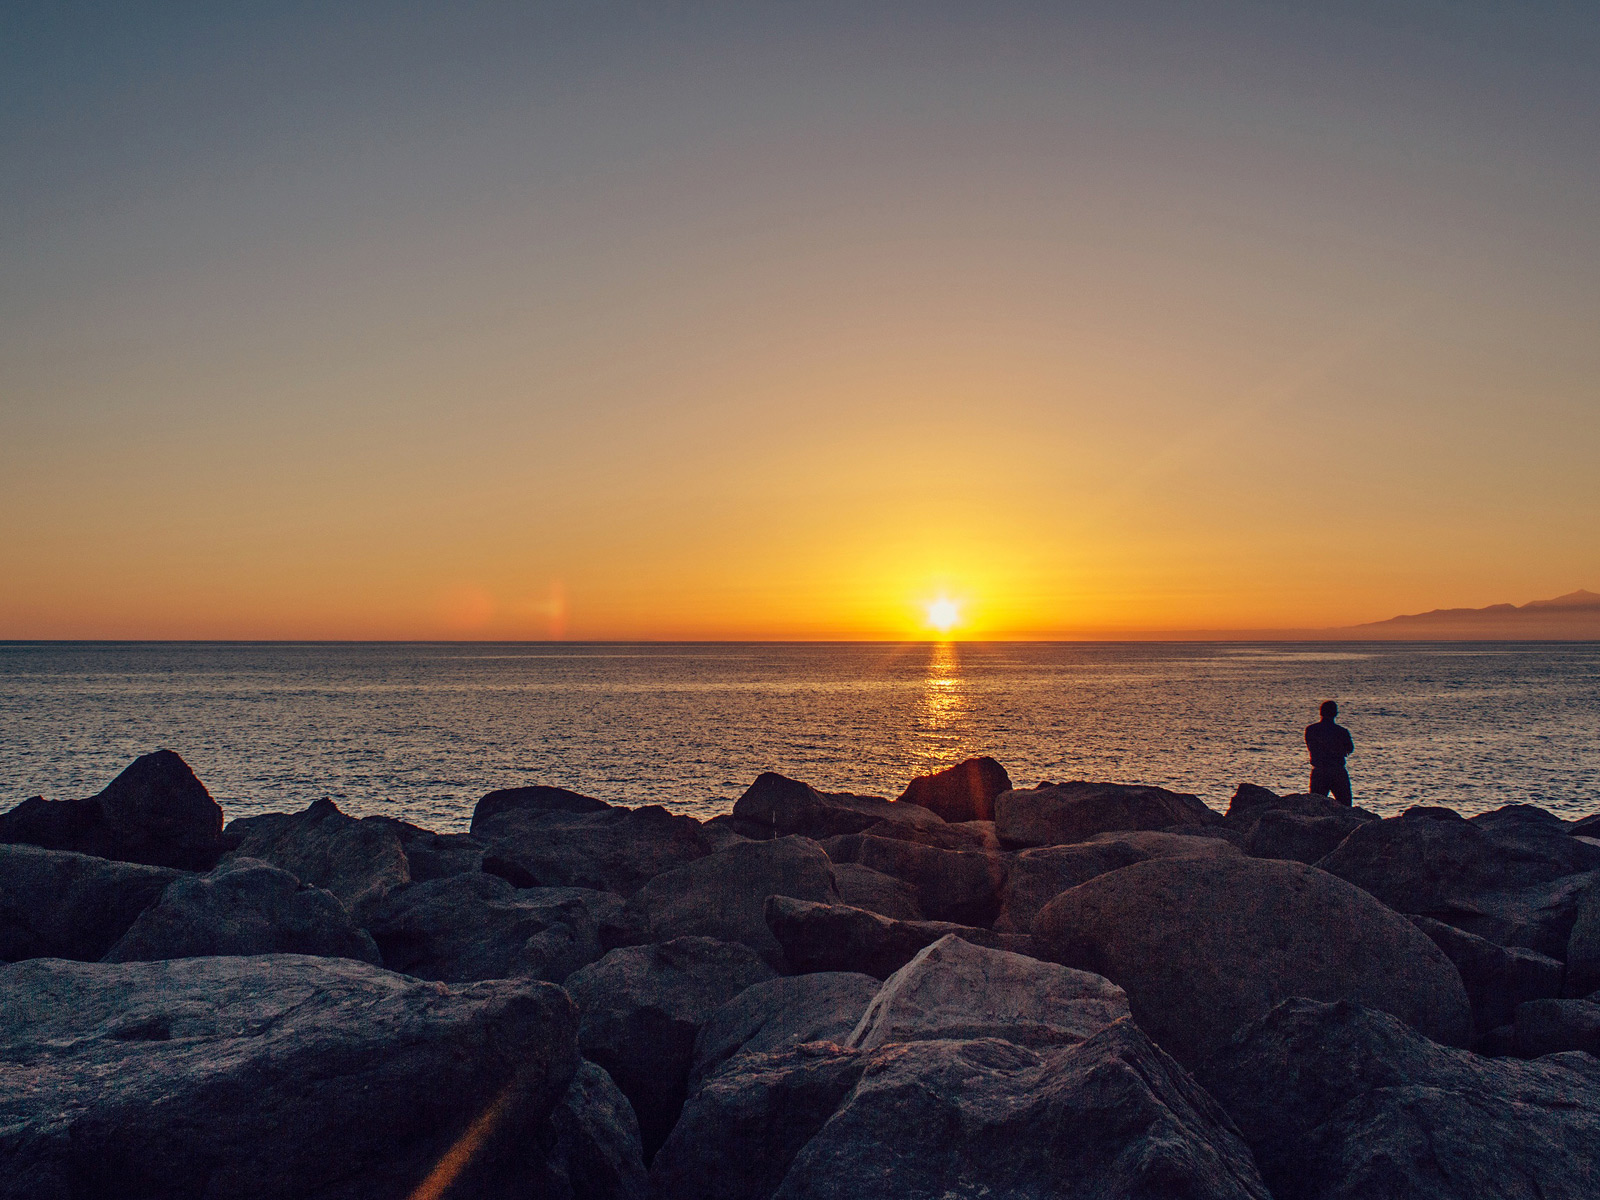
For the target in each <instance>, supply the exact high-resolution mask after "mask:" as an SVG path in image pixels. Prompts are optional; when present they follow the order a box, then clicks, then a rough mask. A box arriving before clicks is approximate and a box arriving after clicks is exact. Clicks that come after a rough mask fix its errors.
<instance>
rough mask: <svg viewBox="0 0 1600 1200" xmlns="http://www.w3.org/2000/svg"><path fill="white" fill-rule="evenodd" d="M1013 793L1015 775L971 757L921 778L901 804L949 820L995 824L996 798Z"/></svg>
mask: <svg viewBox="0 0 1600 1200" xmlns="http://www.w3.org/2000/svg"><path fill="white" fill-rule="evenodd" d="M1010 790H1011V776H1009V775H1007V774H1006V769H1005V768H1004V767H1002V766H1001V765H1000V764H999V763H997V762H996V761H995V760H994V759H992V758H988V757H984V758H969V759H967V760H966V761H965V762H961V763H957V764H956V765H955V766H953V767H949V768H946V769H945V770H943V771H936V772H935V773H934V774H932V775H919V776H918V777H917V778H915V779H913V780H912V781H911V782H910V783H909V784H908V785H907V786H906V790H905V791H904V792H902V793H900V797H899V799H898V800H896V801H895V803H897V804H918V805H921V806H922V807H923V808H926V809H928V810H929V811H930V812H933V813H936V814H937V815H938V816H940V817H942V818H943V819H944V820H946V821H992V820H994V798H995V797H996V796H998V795H1000V794H1001V793H1002V792H1009V791H1010Z"/></svg>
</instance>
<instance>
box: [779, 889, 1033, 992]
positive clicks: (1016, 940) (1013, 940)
mask: <svg viewBox="0 0 1600 1200" xmlns="http://www.w3.org/2000/svg"><path fill="white" fill-rule="evenodd" d="M766 918H767V924H768V926H770V927H771V929H772V932H773V936H775V937H776V938H777V939H778V941H779V943H781V944H782V946H783V952H784V955H785V957H786V958H787V959H788V961H789V963H790V964H791V966H792V967H793V968H794V969H795V970H797V971H856V972H859V973H861V974H863V975H874V976H876V977H877V978H879V979H885V978H887V977H888V976H890V975H892V974H893V973H894V972H896V971H898V970H899V969H900V968H901V967H903V966H905V965H906V963H908V962H910V961H911V960H912V959H913V958H914V957H916V955H917V952H918V951H920V950H921V949H922V948H923V947H924V946H929V945H932V944H933V943H934V942H936V941H938V940H939V939H940V938H942V937H944V936H945V935H946V934H951V933H953V934H955V935H957V936H958V937H962V938H965V939H966V940H968V941H970V942H971V943H972V944H973V945H976V946H992V947H994V948H996V949H999V950H1011V951H1014V952H1016V953H1019V954H1031V953H1033V951H1034V949H1035V945H1034V940H1033V938H1031V937H1029V936H1028V935H1027V934H1021V933H1000V932H995V931H993V930H989V929H983V928H980V927H976V926H969V925H957V924H954V923H952V922H949V921H892V920H890V919H889V918H887V917H880V916H879V915H878V914H877V913H872V912H867V911H866V910H865V909H860V908H851V907H849V906H848V905H844V904H817V903H814V902H812V901H809V900H795V899H792V898H791V897H788V896H773V897H771V898H770V899H769V900H768V901H767V910H766Z"/></svg>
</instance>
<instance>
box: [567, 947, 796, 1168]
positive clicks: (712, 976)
mask: <svg viewBox="0 0 1600 1200" xmlns="http://www.w3.org/2000/svg"><path fill="white" fill-rule="evenodd" d="M773 976H774V972H773V970H772V968H771V967H769V966H768V965H767V964H766V962H765V961H763V960H762V959H761V957H760V956H759V955H757V954H756V952H755V951H754V950H751V949H750V948H749V947H747V946H741V945H739V944H737V943H734V942H719V941H715V940H713V939H711V938H701V937H685V938H675V939H674V940H672V941H670V942H665V943H662V944H660V945H651V946H628V947H624V948H622V949H618V950H613V951H611V952H610V953H609V954H607V955H606V956H605V957H604V958H602V959H601V960H600V961H599V962H597V963H592V964H590V965H589V966H587V967H584V968H583V969H582V970H580V971H577V972H575V973H574V974H573V975H572V976H571V977H569V978H568V980H567V984H566V987H567V992H568V993H569V994H570V995H571V996H572V999H573V1000H574V1001H575V1002H576V1003H577V1005H578V1010H579V1012H580V1013H581V1014H582V1017H581V1024H580V1026H579V1033H578V1040H579V1044H580V1045H581V1047H582V1049H583V1056H584V1057H585V1058H587V1059H590V1060H592V1061H593V1062H596V1063H599V1064H600V1066H602V1067H604V1068H605V1069H606V1070H607V1071H608V1072H609V1073H610V1075H611V1078H612V1079H614V1080H616V1083H617V1086H618V1087H620V1088H621V1089H622V1093H623V1095H625V1096H627V1097H628V1100H629V1102H630V1103H631V1104H632V1105H633V1111H634V1113H635V1114H636V1115H637V1116H638V1118H639V1133H640V1136H641V1138H642V1139H643V1143H644V1151H645V1158H646V1161H648V1160H649V1158H650V1157H651V1156H652V1155H653V1154H654V1153H655V1151H656V1149H657V1148H658V1147H659V1146H660V1145H661V1143H662V1142H663V1141H665V1140H666V1136H667V1134H668V1132H669V1131H670V1130H671V1129H672V1125H673V1122H674V1121H676V1120H677V1119H678V1111H679V1110H680V1109H681V1108H682V1107H683V1101H684V1097H685V1094H686V1092H687V1088H688V1080H689V1067H690V1064H691V1063H692V1061H693V1059H694V1042H695V1036H696V1034H698V1033H699V1031H700V1026H701V1025H703V1024H705V1022H706V1019H707V1018H708V1017H710V1016H711V1014H712V1013H714V1012H716V1011H717V1009H719V1008H721V1007H722V1006H723V1005H724V1004H726V1003H727V1002H728V1001H729V1000H732V999H733V998H734V997H735V996H737V995H738V994H739V993H740V992H742V991H744V990H745V988H747V987H750V986H751V985H752V984H756V983H761V982H762V981H764V980H767V979H771V978H773Z"/></svg>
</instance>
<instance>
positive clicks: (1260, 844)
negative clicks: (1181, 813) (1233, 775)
mask: <svg viewBox="0 0 1600 1200" xmlns="http://www.w3.org/2000/svg"><path fill="white" fill-rule="evenodd" d="M1377 819H1378V815H1377V814H1376V813H1372V812H1368V811H1367V810H1366V809H1364V808H1352V807H1351V806H1350V805H1348V804H1341V803H1340V802H1339V801H1337V800H1334V799H1331V798H1329V797H1327V796H1315V795H1310V794H1297V795H1290V796H1279V795H1277V794H1276V793H1274V792H1270V791H1268V790H1267V789H1266V788H1263V787H1256V786H1254V785H1253V784H1248V783H1246V784H1240V785H1239V790H1238V791H1236V792H1235V793H1234V795H1233V799H1232V801H1231V802H1230V803H1229V804H1228V811H1227V814H1226V820H1227V822H1228V824H1229V826H1231V827H1232V828H1233V829H1235V830H1237V831H1238V833H1239V835H1240V839H1241V842H1242V844H1243V845H1244V847H1245V850H1246V851H1247V852H1248V853H1250V854H1253V855H1255V856H1256V857H1257V858H1286V859H1290V860H1291V861H1293V862H1303V863H1314V862H1316V861H1318V860H1319V859H1321V858H1323V857H1325V856H1326V855H1327V854H1329V853H1330V852H1331V851H1332V850H1333V849H1334V848H1335V847H1337V846H1338V845H1339V843H1340V842H1342V841H1344V839H1345V838H1346V837H1348V836H1349V835H1350V833H1351V832H1352V831H1353V830H1355V828H1356V827H1357V826H1359V825H1363V824H1365V823H1366V822H1368V821H1376V820H1377Z"/></svg>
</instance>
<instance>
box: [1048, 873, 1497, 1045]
mask: <svg viewBox="0 0 1600 1200" xmlns="http://www.w3.org/2000/svg"><path fill="white" fill-rule="evenodd" d="M1033 928H1034V936H1035V938H1036V939H1037V941H1038V942H1039V944H1040V947H1041V949H1042V951H1043V952H1044V953H1046V954H1047V955H1048V956H1049V957H1051V958H1054V959H1055V960H1056V961H1058V962H1061V963H1064V964H1066V965H1067V966H1073V967H1079V968H1081V969H1083V970H1086V971H1093V972H1094V973H1096V974H1098V975H1104V976H1105V977H1106V978H1108V979H1110V980H1111V981H1112V982H1113V983H1116V984H1118V985H1120V986H1121V987H1122V988H1123V989H1124V990H1125V991H1126V992H1127V993H1128V1001H1129V1003H1130V1004H1131V1006H1132V1008H1133V1015H1134V1019H1135V1020H1137V1021H1138V1022H1139V1025H1140V1027H1141V1028H1142V1029H1144V1030H1145V1031H1146V1032H1148V1033H1149V1034H1150V1036H1151V1037H1153V1038H1155V1039H1156V1041H1157V1042H1158V1043H1160V1045H1161V1046H1162V1048H1163V1049H1165V1050H1166V1051H1168V1052H1169V1053H1170V1054H1172V1055H1173V1056H1174V1057H1175V1058H1177V1059H1178V1060H1179V1061H1180V1062H1182V1063H1184V1064H1185V1065H1193V1064H1194V1063H1195V1062H1197V1061H1199V1060H1200V1059H1201V1058H1203V1057H1205V1056H1206V1055H1207V1054H1209V1053H1211V1052H1212V1051H1213V1050H1215V1049H1216V1048H1217V1047H1218V1046H1221V1045H1222V1044H1224V1043H1225V1042H1226V1041H1227V1040H1228V1038H1229V1037H1230V1036H1231V1035H1232V1033H1233V1031H1234V1030H1235V1029H1236V1028H1237V1027H1238V1026H1240V1025H1242V1024H1244V1023H1245V1022H1246V1021H1250V1020H1252V1019H1254V1018H1256V1017H1259V1016H1262V1015H1264V1014H1265V1013H1266V1012H1268V1011H1269V1010H1270V1009H1271V1008H1272V1007H1273V1006H1274V1005H1276V1004H1277V1003H1279V1002H1280V1001H1281V1000H1284V999H1286V998H1287V997H1290V996H1308V997H1310V998H1312V999H1314V1000H1355V1001H1359V1002H1361V1003H1363V1004H1367V1005H1369V1006H1371V1007H1373V1008H1377V1009H1381V1010H1383V1011H1385V1012H1390V1013H1393V1014H1394V1015H1395V1016H1397V1017H1400V1018H1401V1019H1402V1020H1404V1021H1406V1022H1407V1023H1409V1024H1410V1025H1412V1026H1413V1027H1415V1028H1417V1029H1419V1030H1420V1031H1421V1032H1423V1033H1424V1034H1426V1035H1427V1036H1429V1037H1432V1038H1433V1039H1434V1040H1436V1041H1440V1042H1444V1043H1447V1044H1450V1045H1466V1044H1467V1042H1468V1040H1469V1039H1470V1037H1471V1034H1472V1010H1471V1008H1470V1006H1469V1004H1468V1001H1467V994H1466V991H1465V990H1464V989H1463V987H1462V984H1461V977H1460V975H1458V974H1457V972H1456V969H1455V967H1454V965H1453V964H1452V963H1451V962H1450V960H1449V959H1448V958H1446V957H1445V955H1444V953H1443V952H1442V951H1441V950H1440V949H1439V948H1438V947H1437V946H1435V945H1434V944H1433V943H1432V942H1431V941H1430V940H1429V939H1428V937H1427V936H1426V935H1425V934H1424V933H1422V931H1421V930H1419V929H1417V928H1416V927H1415V926H1414V925H1412V924H1411V922H1409V921H1407V920H1406V919H1405V918H1404V917H1402V916H1400V915H1399V914H1397V913H1394V912H1392V911H1390V910H1389V909H1388V908H1385V907H1384V906H1383V905H1382V904H1380V903H1379V902H1378V901H1376V900H1375V899H1373V898H1372V897H1371V896H1369V895H1368V894H1367V893H1365V892H1363V891H1362V890H1361V889H1360V888H1357V887H1354V886H1353V885H1351V884H1348V883H1345V882H1344V881H1343V880H1341V879H1338V878H1335V877H1334V876H1332V875H1329V874H1327V873H1326V872H1323V871H1319V870H1317V869H1316V868H1315V867H1308V866H1305V865H1304V864H1302V863H1295V862H1286V861H1280V860H1277V859H1263V858H1209V859H1208V858H1164V859H1149V860H1146V861H1145V862H1142V863H1135V864H1134V865H1133V866H1131V867H1124V868H1123V869H1122V870H1120V871H1113V872H1111V873H1110V874H1109V875H1101V876H1100V877H1098V878H1096V879H1091V880H1089V882H1087V883H1084V884H1080V885H1079V886H1077V887H1075V888H1073V889H1072V890H1071V891H1068V892H1063V893H1062V894H1061V895H1059V896H1057V897H1056V898H1055V899H1054V900H1053V901H1051V902H1050V904H1049V905H1048V906H1047V907H1046V908H1045V909H1044V911H1043V912H1041V913H1040V914H1039V916H1038V917H1037V919H1035V921H1034V923H1033Z"/></svg>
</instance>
